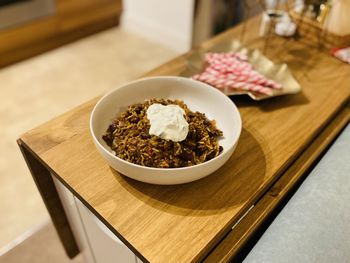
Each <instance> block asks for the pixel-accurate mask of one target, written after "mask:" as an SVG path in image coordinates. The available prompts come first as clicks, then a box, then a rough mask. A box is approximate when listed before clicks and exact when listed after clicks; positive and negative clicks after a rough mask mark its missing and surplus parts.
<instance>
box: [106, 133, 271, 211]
mask: <svg viewBox="0 0 350 263" xmlns="http://www.w3.org/2000/svg"><path fill="white" fill-rule="evenodd" d="M259 139H260V138H259ZM240 142H244V144H243V143H238V145H237V149H236V151H235V152H234V154H233V155H232V156H231V158H230V159H229V160H228V162H227V163H226V164H225V165H224V166H223V167H221V168H220V169H219V170H218V171H216V172H214V173H213V174H211V175H210V176H208V177H205V178H203V179H201V180H198V181H195V182H191V183H187V184H182V185H170V186H167V185H152V184H147V183H142V182H139V181H136V180H133V179H130V178H128V177H126V176H120V175H119V174H118V173H117V172H115V171H114V170H113V169H112V168H111V170H112V171H113V173H114V175H115V178H116V180H118V181H119V183H120V184H121V185H123V187H125V189H126V190H127V191H129V192H130V193H131V194H132V195H134V196H135V197H136V198H138V199H140V200H142V201H143V202H144V203H146V204H147V205H150V206H152V207H154V208H156V209H159V210H162V211H165V212H167V213H171V214H178V215H186V214H189V213H191V216H206V215H210V214H219V213H224V212H230V213H234V211H233V210H237V211H238V210H239V209H240V208H242V206H243V205H245V204H246V202H247V201H248V200H249V199H250V198H252V197H254V196H255V195H256V194H257V192H258V191H259V188H261V186H262V184H263V183H264V177H265V171H266V160H265V155H264V152H263V150H262V148H261V146H260V144H259V142H258V141H257V139H256V138H254V137H253V136H252V135H251V134H250V133H249V132H248V131H247V130H245V129H243V130H242V134H241V138H240Z"/></svg>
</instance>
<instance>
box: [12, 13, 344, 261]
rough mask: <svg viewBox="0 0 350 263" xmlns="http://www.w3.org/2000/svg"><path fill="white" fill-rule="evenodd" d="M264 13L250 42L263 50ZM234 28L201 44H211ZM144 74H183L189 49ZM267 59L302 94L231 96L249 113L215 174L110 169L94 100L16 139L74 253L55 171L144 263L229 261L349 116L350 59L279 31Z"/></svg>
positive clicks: (230, 35) (224, 38) (225, 37)
mask: <svg viewBox="0 0 350 263" xmlns="http://www.w3.org/2000/svg"><path fill="white" fill-rule="evenodd" d="M258 22H259V20H258V19H253V20H251V21H249V22H248V23H249V25H247V28H249V29H250V30H249V32H248V33H247V35H246V36H245V39H244V44H245V45H246V46H247V47H249V48H263V46H264V41H263V39H260V38H257V37H256V35H257V30H258ZM241 29H242V28H241V27H238V28H233V29H232V30H229V31H227V32H225V33H223V34H221V35H219V36H217V37H215V38H213V39H211V40H209V41H207V42H205V43H203V44H202V45H201V46H199V47H198V48H197V51H198V50H202V51H205V50H213V49H214V50H215V49H216V48H217V47H219V46H222V45H226V44H227V43H228V41H230V40H231V39H232V38H234V37H236V36H239V35H240V33H241ZM193 52H194V51H190V52H189V53H188V54H185V55H183V56H180V57H178V58H176V59H174V60H173V61H170V62H168V63H166V64H165V65H163V66H161V67H159V68H157V69H155V70H153V71H152V72H150V73H149V74H148V75H178V74H179V73H180V72H181V71H182V70H183V69H184V67H186V56H189V55H191V54H193ZM266 56H267V57H269V58H270V59H272V60H274V61H275V62H277V63H280V62H286V63H287V64H288V66H289V68H290V70H291V71H292V73H293V75H294V76H295V77H296V79H297V80H298V81H299V82H300V84H301V86H302V92H301V93H299V94H296V95H289V96H284V97H279V98H274V99H270V100H266V101H261V102H254V101H251V100H249V99H244V98H233V100H234V101H235V103H236V104H237V106H238V108H239V111H240V113H241V116H242V120H243V130H242V135H241V138H240V141H239V144H238V146H237V149H236V151H235V153H234V154H233V156H232V157H231V158H230V160H229V161H228V162H227V163H226V164H225V165H224V166H223V167H222V168H221V169H219V170H218V171H217V172H215V173H213V174H212V175H211V176H209V177H207V178H205V179H202V180H199V181H197V182H193V183H190V184H185V185H178V186H155V185H148V184H144V183H140V182H136V181H134V180H131V179H128V178H125V177H123V176H121V175H120V174H118V173H117V172H116V171H114V170H112V169H111V168H110V167H109V166H108V165H107V164H106V162H105V161H104V160H103V159H102V157H101V156H100V155H99V153H98V152H97V150H96V149H95V147H94V145H93V142H92V139H91V137H90V134H89V116H90V113H91V110H92V108H93V106H94V105H95V103H96V102H97V100H98V98H96V99H93V100H91V101H89V102H87V103H85V104H83V105H81V106H79V107H77V108H75V109H73V110H72V111H69V112H67V113H66V114H64V115H62V116H60V117H58V118H56V119H54V120H52V121H50V122H48V123H45V124H43V125H41V126H39V127H38V128H35V129H33V130H31V131H29V132H27V133H26V134H24V135H22V136H21V137H20V139H19V140H18V143H19V146H20V148H21V150H22V152H23V154H24V157H25V159H26V161H27V163H28V166H29V168H30V169H31V172H32V175H33V178H34V180H35V181H36V183H37V186H38V188H39V191H40V192H41V194H42V196H43V199H44V201H45V202H46V205H47V208H48V210H49V212H50V215H51V217H52V220H53V222H54V224H55V226H56V228H57V230H58V233H59V235H60V237H61V239H62V242H63V244H64V246H65V248H66V251H67V253H68V254H69V255H70V256H74V255H75V254H76V253H78V248H77V246H76V242H75V239H74V235H73V233H72V231H71V228H70V225H69V223H68V220H67V216H66V214H65V211H64V210H63V208H62V204H61V202H60V199H59V198H58V195H57V191H56V189H55V186H54V184H53V181H52V179H51V174H52V175H53V176H54V177H55V178H56V179H58V181H60V182H61V183H62V184H63V185H64V186H65V187H66V188H67V189H69V191H70V192H71V193H73V195H74V196H75V197H76V198H77V199H78V200H79V202H81V203H82V204H83V205H84V206H85V207H86V208H87V209H88V210H89V211H90V212H91V213H92V214H94V215H95V216H96V217H97V218H98V219H99V220H100V222H101V223H102V224H103V225H104V226H105V227H106V228H107V229H109V230H110V231H111V232H112V233H113V235H115V236H116V237H118V238H119V239H120V240H121V241H122V242H123V243H124V244H125V245H126V246H127V247H128V248H129V249H130V250H131V251H132V252H133V253H135V254H136V255H137V257H138V258H139V259H141V260H142V261H144V262H198V261H202V260H204V261H206V262H226V261H228V260H230V259H232V258H234V257H235V256H236V255H237V253H238V252H239V251H240V249H241V248H242V247H243V246H244V245H245V244H246V242H247V241H249V240H250V239H251V237H252V236H253V235H254V233H255V232H256V231H257V230H258V228H259V226H260V225H261V224H262V223H263V222H264V221H265V220H266V219H267V218H268V217H269V216H270V215H271V213H272V212H273V211H274V210H275V209H276V207H277V205H278V204H279V203H280V202H281V201H282V200H283V198H284V197H285V196H286V195H287V194H288V193H289V191H290V190H291V189H292V188H293V186H295V185H296V183H297V182H298V181H299V180H300V179H301V178H302V177H304V176H306V175H307V170H308V169H309V168H310V167H311V166H312V165H313V163H314V162H315V160H316V159H317V158H318V156H319V155H320V154H321V153H322V152H323V151H324V150H325V149H326V147H327V146H328V145H329V144H330V143H331V141H332V140H333V139H334V138H335V137H336V136H337V134H338V133H339V132H340V131H341V129H342V128H343V127H344V126H345V125H346V124H347V123H348V121H349V119H350V107H349V98H350V88H349V83H350V67H349V66H348V65H346V64H344V63H342V62H340V61H338V60H336V59H335V58H333V57H331V56H329V55H328V54H327V53H323V52H320V51H319V50H316V49H314V48H310V47H309V46H306V45H304V44H303V43H301V42H299V41H293V40H290V41H287V40H285V39H281V38H277V37H276V38H274V39H273V41H270V44H269V46H268V48H267V54H266Z"/></svg>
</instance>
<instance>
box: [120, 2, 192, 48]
mask: <svg viewBox="0 0 350 263" xmlns="http://www.w3.org/2000/svg"><path fill="white" fill-rule="evenodd" d="M193 12H194V0H176V1H174V0H124V1H123V14H122V18H121V26H122V27H123V28H124V29H125V30H127V31H130V32H134V33H137V34H139V35H142V36H143V37H145V38H148V39H150V40H152V41H155V42H159V43H161V44H164V45H166V46H168V47H170V48H172V49H174V50H176V51H178V52H185V51H187V50H189V49H190V48H191V42H192V27H193Z"/></svg>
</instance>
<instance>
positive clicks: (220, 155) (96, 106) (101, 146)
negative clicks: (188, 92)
mask: <svg viewBox="0 0 350 263" xmlns="http://www.w3.org/2000/svg"><path fill="white" fill-rule="evenodd" d="M154 79H173V80H176V79H177V80H182V81H188V82H197V83H200V84H201V85H203V86H205V87H206V88H209V89H210V90H212V91H213V92H216V93H217V94H220V96H222V97H223V99H224V100H226V101H227V102H229V103H232V104H233V108H234V109H235V111H236V112H237V116H238V127H237V130H238V132H237V133H236V134H237V135H236V137H234V138H233V140H232V141H233V143H232V145H230V147H229V149H227V150H226V149H224V151H223V152H222V154H219V155H218V156H216V157H214V158H213V159H210V160H209V161H206V162H203V163H200V164H195V165H192V166H186V167H178V168H158V167H149V166H143V165H139V164H134V163H131V162H128V161H126V160H124V159H121V158H119V157H118V156H116V155H114V154H112V153H111V152H110V151H108V150H107V149H106V148H105V147H104V146H103V145H102V144H101V143H100V141H99V140H98V139H97V138H96V135H95V132H94V130H93V127H92V122H93V118H94V113H95V111H96V109H97V108H98V106H99V105H100V104H101V103H102V102H103V101H104V100H105V99H106V98H107V97H108V96H110V95H111V94H112V93H114V92H115V91H116V90H118V89H121V88H125V87H126V86H129V85H132V84H135V83H138V82H143V81H148V80H154ZM89 125H90V127H89V128H90V133H91V135H92V137H93V140H94V142H95V143H97V144H98V146H99V148H101V149H102V150H103V151H104V152H105V153H106V154H107V155H108V156H110V157H112V158H114V159H116V160H117V161H120V162H122V163H124V164H126V165H131V166H133V167H135V168H137V169H140V168H142V169H146V170H150V171H152V170H153V171H154V170H156V171H164V172H170V171H171V172H173V171H186V170H191V169H195V168H198V167H203V166H206V165H210V163H212V162H214V161H215V160H217V159H218V158H220V157H222V156H223V154H224V153H225V154H227V153H228V152H229V150H230V149H232V148H233V147H235V145H236V143H237V142H238V140H239V137H240V135H241V132H242V118H241V114H240V112H239V110H238V108H237V106H236V104H235V103H234V102H233V101H232V100H231V99H230V98H229V97H228V96H226V95H225V94H224V93H222V92H221V91H219V90H217V89H215V88H213V87H212V86H210V85H208V84H206V83H203V82H201V81H197V80H194V79H190V78H185V77H180V76H153V77H144V78H139V79H136V80H133V81H130V82H126V83H124V84H121V85H119V86H118V87H116V88H114V89H112V90H110V91H109V92H107V93H106V94H105V95H103V96H102V97H101V98H100V99H99V100H98V102H97V103H96V104H95V106H94V108H93V109H92V111H91V114H90V120H89ZM225 150H226V151H225Z"/></svg>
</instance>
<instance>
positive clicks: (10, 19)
mask: <svg viewBox="0 0 350 263" xmlns="http://www.w3.org/2000/svg"><path fill="white" fill-rule="evenodd" d="M0 3H1V4H0V40H1V41H0V57H1V59H0V67H2V66H5V65H9V64H11V63H13V62H17V61H20V60H22V59H25V58H29V57H32V56H33V55H37V54H40V53H42V52H44V51H47V50H50V49H53V48H56V47H59V46H62V45H64V44H66V43H69V42H72V41H73V40H77V39H79V38H81V37H84V36H87V35H90V34H93V33H96V32H98V31H101V30H103V29H106V28H109V27H112V26H115V25H117V24H118V21H119V16H120V14H121V4H122V3H121V0H74V1H66V0H2V1H1V2H0Z"/></svg>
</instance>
